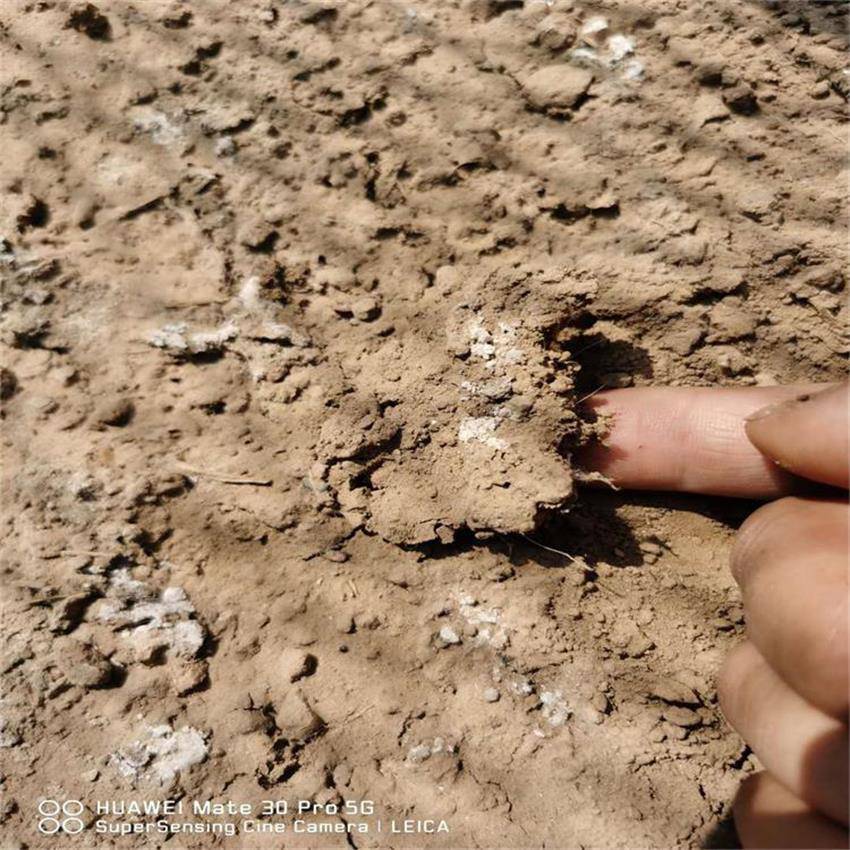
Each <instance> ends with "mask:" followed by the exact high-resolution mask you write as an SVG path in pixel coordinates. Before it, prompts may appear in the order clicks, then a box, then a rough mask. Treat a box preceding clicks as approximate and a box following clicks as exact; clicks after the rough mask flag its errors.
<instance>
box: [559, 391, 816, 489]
mask: <svg viewBox="0 0 850 850" xmlns="http://www.w3.org/2000/svg"><path fill="white" fill-rule="evenodd" d="M824 386H825V385H818V384H793V385H790V386H784V387H740V388H738V387H729V388H727V387H721V388H713V387H634V388H629V389H620V390H610V391H608V392H603V393H599V394H598V395H596V396H594V397H593V398H591V399H590V400H589V402H588V406H589V407H590V408H591V409H592V410H594V411H595V412H596V413H597V414H599V415H601V416H603V417H605V418H606V419H607V420H608V425H609V430H608V434H607V436H606V437H604V438H603V440H601V441H600V442H598V443H595V444H593V445H591V446H588V447H585V448H584V449H582V450H581V451H580V452H578V454H577V456H576V463H577V464H578V465H579V466H580V467H582V468H583V469H587V470H592V471H597V472H601V473H602V474H603V475H604V476H605V477H606V478H608V479H609V480H610V481H612V482H613V483H614V484H615V485H617V486H618V487H622V488H625V489H634V490H675V491H680V492H686V493H705V494H708V495H715V496H740V497H745V498H750V499H772V498H775V497H777V496H781V495H784V494H786V493H791V492H795V491H798V490H799V489H800V488H801V487H802V486H803V483H802V481H801V479H799V478H797V477H796V476H794V475H791V474H790V473H788V472H785V471H784V470H782V469H781V468H780V467H778V466H777V465H776V464H775V463H774V462H773V461H772V460H770V459H769V458H768V457H766V456H765V455H763V454H762V453H761V452H760V451H759V450H758V449H757V448H756V447H755V446H754V445H753V444H752V443H751V442H750V440H749V439H748V437H747V434H746V431H745V430H744V425H745V419H746V417H748V416H749V415H750V414H752V413H755V412H756V411H757V410H759V409H761V408H763V407H765V406H767V405H769V404H777V403H779V402H782V401H786V400H789V399H792V398H795V397H797V396H799V395H800V393H804V392H815V391H817V390H819V389H823V388H824Z"/></svg>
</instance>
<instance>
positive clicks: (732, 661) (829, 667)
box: [579, 384, 850, 848]
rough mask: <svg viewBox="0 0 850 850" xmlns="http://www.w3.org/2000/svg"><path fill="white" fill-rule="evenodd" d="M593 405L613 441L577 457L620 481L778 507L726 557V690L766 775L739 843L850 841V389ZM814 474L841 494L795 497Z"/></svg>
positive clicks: (747, 790) (653, 391) (630, 394)
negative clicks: (731, 580) (736, 613)
mask: <svg viewBox="0 0 850 850" xmlns="http://www.w3.org/2000/svg"><path fill="white" fill-rule="evenodd" d="M591 404H592V407H593V409H594V410H596V412H597V413H599V414H602V415H605V416H610V417H611V420H610V421H611V426H610V433H609V434H608V437H607V438H606V440H605V444H604V445H596V446H592V447H589V448H588V449H586V450H584V452H583V453H582V455H581V457H580V458H579V461H580V463H581V464H582V465H583V466H584V467H585V468H587V469H593V470H598V471H600V472H602V473H603V474H604V475H606V476H607V477H608V478H609V479H610V480H611V481H613V482H614V483H615V484H616V485H617V486H619V487H622V488H631V489H644V490H646V489H649V490H677V491H684V492H692V493H706V494H713V495H722V496H742V497H749V498H754V499H775V500H776V501H772V502H771V503H770V504H768V505H765V506H764V507H762V508H760V509H759V510H757V511H756V512H755V513H753V514H752V515H751V516H750V517H749V518H748V519H747V521H746V522H745V523H744V524H743V526H742V527H741V529H740V531H739V533H738V536H737V539H736V542H735V546H734V549H733V552H732V571H733V574H734V576H735V579H736V580H737V582H738V584H739V585H740V586H741V592H742V596H743V601H744V610H745V614H746V622H747V629H748V640H747V641H746V642H745V643H743V644H742V645H740V646H738V647H736V649H734V650H733V651H732V652H731V653H730V655H729V656H728V658H727V659H726V662H725V663H724V665H723V669H722V670H721V673H720V678H719V683H718V692H719V696H720V703H721V707H722V709H723V712H724V714H725V716H726V718H727V720H728V721H729V722H730V723H731V724H732V725H733V726H734V727H735V728H736V729H737V730H738V732H739V733H740V734H741V736H742V737H743V738H744V739H745V740H746V741H747V743H748V744H749V745H750V747H751V748H752V749H753V751H754V752H755V753H756V755H757V756H758V757H759V759H760V760H761V762H762V764H763V765H764V766H765V768H766V772H764V773H759V774H756V775H755V776H753V777H751V778H750V779H749V780H747V781H746V782H745V783H744V784H743V786H742V787H741V790H740V791H739V794H738V797H737V799H736V801H735V806H734V814H735V822H736V825H737V827H738V833H739V836H740V838H741V840H742V842H743V844H744V846H745V847H772V848H779V847H789V848H790V847H808V848H813V847H847V846H848V833H847V821H848V728H847V717H848V531H850V527H849V526H848V520H849V519H850V511H848V505H847V493H846V491H847V487H848V386H847V385H846V384H842V385H839V386H833V387H830V388H827V389H824V387H822V386H815V385H809V386H792V387H760V388H752V389H751V388H741V389H737V388H736V389H725V388H724V389H702V388H694V389H689V388H681V389H680V388H669V387H657V388H656V387H647V388H635V389H625V390H613V391H611V392H608V393H603V394H599V395H597V396H595V397H594V398H593V399H592V402H591ZM766 406H768V407H766ZM805 479H808V481H815V482H819V483H820V484H827V485H831V486H832V487H835V488H840V492H839V491H838V490H835V491H831V492H830V493H829V494H828V495H821V496H812V495H808V496H802V495H797V496H794V495H790V494H793V493H804V492H806V491H807V490H808V491H809V492H810V493H811V491H812V490H813V489H814V487H813V486H812V485H807V481H806V480H805Z"/></svg>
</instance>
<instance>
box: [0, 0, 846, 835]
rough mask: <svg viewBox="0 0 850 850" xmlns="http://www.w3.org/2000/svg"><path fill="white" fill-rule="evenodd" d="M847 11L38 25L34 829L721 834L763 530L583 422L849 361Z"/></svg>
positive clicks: (15, 311)
mask: <svg viewBox="0 0 850 850" xmlns="http://www.w3.org/2000/svg"><path fill="white" fill-rule="evenodd" d="M845 8H846V7H844V5H843V4H842V3H839V2H814V0H812V2H808V3H804V2H755V0H706V2H699V3H697V2H684V1H683V0H679V2H675V0H645V2H641V3H630V2H626V1H625V0H611V2H599V3H594V2H586V3H585V2H571V0H525V2H523V0H472V2H466V0H463V2H461V0H408V2H406V3H404V2H401V0H398V2H396V0H337V2H311V1H309V2H308V0H289V2H285V0H240V2H236V0H231V2H226V0H193V2H177V1H176V0H168V1H167V2H165V1H164V0H144V2H141V0H136V2H129V1H128V0H97V2H96V4H95V5H92V4H87V3H85V2H82V3H78V2H68V0H42V2H35V0H32V2H30V0H4V2H3V4H2V8H0V51H1V52H0V140H2V200H0V205H2V206H0V274H2V276H3V293H2V299H3V301H2V310H3V313H2V348H1V349H0V350H1V351H2V358H3V360H2V362H3V371H2V382H0V390H2V396H3V399H4V401H3V405H4V419H3V423H2V439H3V459H4V469H3V474H4V478H3V523H4V525H3V535H2V537H3V546H4V556H3V566H2V570H3V572H2V582H3V598H4V603H5V613H4V615H3V617H4V627H5V629H4V631H5V634H6V638H7V642H6V646H5V650H4V653H3V655H2V670H3V673H4V676H5V686H4V688H3V696H2V731H0V747H3V774H2V790H3V804H2V809H0V818H2V826H0V829H2V835H3V838H2V846H3V847H4V848H22V847H27V848H33V849H34V848H48V847H52V848H56V847H58V846H67V847H113V846H115V847H127V848H153V847H162V846H166V847H169V848H174V847H181V848H207V847H219V846H221V847H230V848H249V847H250V848H253V847H262V848H280V847H283V846H287V847H290V846H311V847H316V846H325V847H328V846H332V847H345V846H356V847H358V848H365V847H399V848H405V847H409V848H412V847H418V846H427V847H440V848H461V847H491V848H495V847H504V848H507V847H511V848H517V847H543V846H545V847H562V848H567V847H569V848H576V847H629V848H637V847H644V848H649V847H673V846H676V847H694V846H700V845H705V844H709V845H714V846H721V845H722V846H728V843H729V842H731V841H733V840H734V837H733V836H732V835H731V833H730V831H729V830H728V827H724V819H725V818H726V816H727V813H728V808H729V803H730V800H731V798H732V796H733V794H734V791H735V789H736V787H737V784H738V782H739V781H740V779H741V778H742V776H744V775H745V774H746V773H748V772H750V771H752V770H754V769H755V767H756V765H755V764H754V760H753V758H752V756H751V755H750V754H749V751H748V750H747V749H746V748H745V747H744V745H743V744H742V742H741V741H740V740H739V739H738V738H737V737H736V736H735V735H734V734H733V733H732V732H731V731H730V730H729V729H728V728H727V727H726V726H725V725H724V722H723V720H722V718H721V716H720V714H719V712H718V709H717V702H716V697H715V688H714V676H715V673H716V671H717V668H718V664H719V662H720V660H721V658H722V656H723V654H724V652H725V651H726V649H727V648H728V647H729V646H730V645H731V644H732V643H734V642H735V641H736V640H738V639H739V636H740V634H741V631H742V629H743V618H742V615H741V610H740V607H739V604H738V599H737V596H736V592H735V588H734V586H733V582H732V580H731V578H730V576H729V573H728V571H727V568H726V558H727V554H728V544H729V540H730V537H731V534H732V531H733V529H734V527H735V525H736V523H737V522H739V521H740V519H741V518H742V516H743V515H744V514H745V513H746V511H747V510H748V508H749V506H746V505H740V504H737V505H734V504H733V505H730V504H724V503H722V502H719V501H718V502H713V501H707V500H698V499H683V498H678V499H673V498H669V497H664V496H641V497H635V496H634V495H629V494H621V493H614V492H610V491H585V490H584V489H581V488H580V487H579V486H578V485H577V482H576V481H574V478H576V477H580V476H577V475H576V474H575V472H574V470H572V469H571V465H570V453H571V451H572V449H573V448H574V447H575V446H576V445H577V444H578V443H580V442H581V441H582V440H585V439H587V438H588V435H589V431H590V428H589V426H587V425H586V424H583V423H582V421H581V420H580V418H578V417H577V416H576V414H575V402H576V401H577V399H579V398H581V397H582V396H583V395H586V394H587V393H589V392H592V391H594V390H595V389H597V388H598V387H600V386H603V385H606V386H625V385H632V384H646V383H658V384H699V385H715V384H723V385H746V384H771V383H776V382H784V381H792V380H806V379H813V380H827V379H830V378H835V377H836V376H838V375H839V374H841V372H842V370H843V366H844V360H845V356H846V353H847V351H848V347H847V343H846V339H845V338H843V336H842V328H843V327H844V326H845V324H846V308H845V306H844V276H843V272H842V268H843V264H844V262H845V260H846V257H845V247H846V246H845V233H846V231H845V222H844V219H843V215H844V209H843V203H844V195H845V188H846V172H845V170H844V168H845V165H844V156H845V153H846V143H845V136H844V130H843V122H844V120H845V115H846V98H847V95H848V91H849V90H850V80H848V72H847V70H846V69H845V64H846V56H845V47H846V43H845V42H846V37H845V26H846V19H845V14H844V12H845ZM545 547H549V549H547V548H545ZM550 549H551V550H562V551H564V552H568V553H569V554H570V555H571V556H573V558H574V559H575V560H572V559H570V558H568V557H566V556H563V555H560V554H558V552H557V551H550ZM168 796H171V797H175V798H182V799H183V800H184V801H185V802H186V803H187V804H189V803H190V802H191V801H193V800H206V799H212V800H217V801H225V800H232V801H235V802H237V803H247V804H252V805H253V806H255V807H259V806H261V805H262V802H261V801H263V800H267V799H272V800H275V799H279V800H287V801H290V802H292V801H297V800H312V801H316V802H318V803H334V802H338V801H340V800H349V801H363V800H372V801H374V803H375V807H376V811H375V814H374V815H373V816H371V817H367V816H361V814H360V813H359V812H358V813H353V814H352V813H348V814H343V815H341V816H324V815H323V816H318V817H315V818H311V819H308V820H307V822H308V823H311V824H320V823H321V824H326V825H335V826H338V827H340V828H343V829H347V828H346V827H345V826H344V824H346V823H348V824H350V825H351V828H352V829H356V828H357V825H358V824H360V823H365V824H367V826H368V827H369V831H368V832H366V833H360V832H353V833H351V834H349V833H347V832H345V833H333V834H327V833H324V834H321V835H316V834H311V833H299V834H287V835H285V836H281V835H265V834H263V835H250V836H248V835H241V836H239V837H233V838H227V837H224V836H221V835H218V834H215V833H201V834H197V835H193V834H183V835H177V836H175V837H173V838H172V839H171V840H169V841H168V842H167V843H166V842H165V840H164V836H163V835H162V834H159V833H151V834H148V835H146V836H145V835H138V836H129V837H125V838H120V839H119V838H115V837H114V836H110V835H102V834H99V833H97V832H96V831H95V824H94V819H95V815H94V813H93V811H92V808H93V805H94V801H96V800H98V799H131V798H132V799H158V798H163V797H168ZM44 799H57V800H64V799H78V800H81V801H83V802H84V803H86V806H87V808H86V811H85V812H84V814H83V815H82V816H81V818H82V819H83V821H84V826H85V827H86V828H85V829H84V831H83V832H82V833H81V834H79V835H77V836H76V837H72V836H69V835H64V836H63V837H62V838H61V839H60V838H57V837H47V836H43V835H40V834H39V832H38V831H37V823H38V819H39V815H38V814H37V806H38V803H39V802H40V801H42V800H44ZM404 818H408V819H413V820H416V819H420V820H422V819H431V820H435V821H440V820H445V821H446V823H447V825H448V828H449V830H450V832H449V833H448V834H446V833H445V832H439V833H435V834H418V835H406V836H405V835H399V834H391V833H388V832H387V831H386V829H387V828H388V827H389V823H390V821H391V820H392V819H396V820H401V819H404ZM378 819H381V822H382V824H383V825H384V831H382V832H380V833H379V832H378V831H377V826H376V824H377V820H378ZM113 820H115V821H117V820H118V818H111V817H110V818H107V821H109V822H112V821H113ZM178 820H179V819H178ZM140 822H144V819H141V820H140ZM285 822H286V823H287V824H288V826H289V828H292V827H293V819H292V818H288V819H285Z"/></svg>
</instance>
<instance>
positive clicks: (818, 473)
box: [744, 382, 850, 488]
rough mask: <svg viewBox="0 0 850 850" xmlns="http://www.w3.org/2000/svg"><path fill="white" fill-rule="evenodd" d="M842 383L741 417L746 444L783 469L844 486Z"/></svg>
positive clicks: (845, 399) (845, 419) (845, 396)
mask: <svg viewBox="0 0 850 850" xmlns="http://www.w3.org/2000/svg"><path fill="white" fill-rule="evenodd" d="M848 418H850V414H848V383H847V382H844V383H841V384H837V385H832V386H829V387H827V388H826V389H823V390H820V391H819V392H802V393H798V394H796V395H795V396H794V397H793V398H790V399H787V400H785V401H782V402H780V403H778V404H772V405H768V406H767V407H764V408H761V409H760V410H757V411H755V412H754V413H753V414H751V415H750V416H748V417H747V419H746V421H745V423H744V430H745V432H746V435H747V438H748V439H749V440H750V442H751V443H752V444H753V445H754V446H755V447H756V448H757V449H758V450H759V451H760V452H761V453H762V454H764V455H766V456H767V457H769V458H770V459H771V460H773V461H774V462H775V463H776V464H778V465H779V466H781V467H782V468H783V469H785V470H788V471H789V472H792V473H794V474H795V475H799V476H802V477H804V478H809V479H812V480H813V481H819V482H820V483H822V484H829V485H831V486H834V487H843V488H846V487H847V486H848V475H850V470H849V469H848V455H850V447H849V446H848Z"/></svg>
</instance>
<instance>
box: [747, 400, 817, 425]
mask: <svg viewBox="0 0 850 850" xmlns="http://www.w3.org/2000/svg"><path fill="white" fill-rule="evenodd" d="M810 398H811V396H810V395H809V394H808V393H803V394H802V395H799V396H797V397H796V398H789V399H786V400H785V401H775V402H774V403H773V404H768V405H767V407H760V408H759V409H758V410H756V411H755V412H754V413H751V414H750V415H749V416H746V417H744V421H745V422H758V421H760V420H761V419H767V418H768V417H769V416H773V415H775V414H777V413H782V412H784V411H786V410H790V409H791V408H792V407H795V406H796V405H798V404H799V403H800V402H802V401H808V400H809V399H810Z"/></svg>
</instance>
